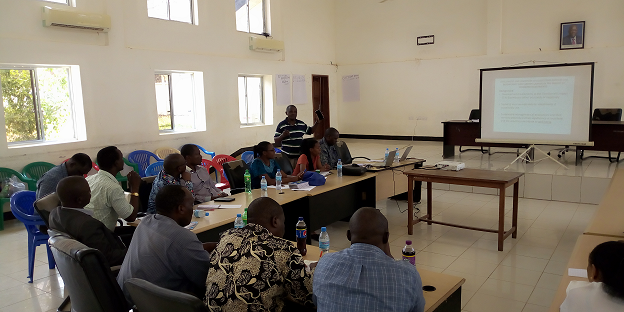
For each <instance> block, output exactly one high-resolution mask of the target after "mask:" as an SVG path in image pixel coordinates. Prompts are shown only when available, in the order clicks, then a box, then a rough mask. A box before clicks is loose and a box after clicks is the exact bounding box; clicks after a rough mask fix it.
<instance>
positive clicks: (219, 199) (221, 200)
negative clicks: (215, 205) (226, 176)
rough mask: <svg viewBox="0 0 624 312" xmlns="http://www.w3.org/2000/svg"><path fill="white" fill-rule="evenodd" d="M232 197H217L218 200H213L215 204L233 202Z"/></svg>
mask: <svg viewBox="0 0 624 312" xmlns="http://www.w3.org/2000/svg"><path fill="white" fill-rule="evenodd" d="M234 199H235V198H234V197H219V198H215V199H214V201H216V202H231V201H234Z"/></svg>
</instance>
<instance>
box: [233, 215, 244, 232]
mask: <svg viewBox="0 0 624 312" xmlns="http://www.w3.org/2000/svg"><path fill="white" fill-rule="evenodd" d="M244 226H245V223H244V222H243V218H242V217H241V214H240V213H239V214H237V215H236V220H234V228H235V229H241V228H243V227H244Z"/></svg>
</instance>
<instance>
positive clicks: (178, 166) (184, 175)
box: [147, 154, 195, 214]
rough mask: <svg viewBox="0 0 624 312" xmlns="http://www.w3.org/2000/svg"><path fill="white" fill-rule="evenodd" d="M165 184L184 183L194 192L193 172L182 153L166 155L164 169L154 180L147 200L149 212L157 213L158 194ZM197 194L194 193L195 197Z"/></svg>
mask: <svg viewBox="0 0 624 312" xmlns="http://www.w3.org/2000/svg"><path fill="white" fill-rule="evenodd" d="M165 185H184V186H185V187H186V189H187V190H189V191H190V192H191V194H193V182H191V174H190V173H188V172H187V171H186V161H185V160H184V157H182V155H180V154H171V155H169V156H167V157H165V161H164V163H163V170H161V171H160V172H159V173H158V175H157V176H156V178H155V179H154V182H153V183H152V191H151V192H150V195H149V200H148V202H147V213H149V214H154V213H156V194H158V192H159V191H160V190H161V189H162V188H163V187H165ZM194 196H195V194H193V197H194Z"/></svg>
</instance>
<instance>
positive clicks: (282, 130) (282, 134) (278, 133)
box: [273, 123, 290, 145]
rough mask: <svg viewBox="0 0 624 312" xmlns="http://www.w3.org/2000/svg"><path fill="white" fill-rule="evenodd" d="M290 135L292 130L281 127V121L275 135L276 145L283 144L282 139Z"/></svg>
mask: <svg viewBox="0 0 624 312" xmlns="http://www.w3.org/2000/svg"><path fill="white" fill-rule="evenodd" d="M289 136H290V131H288V130H287V129H285V128H281V123H280V124H278V125H277V128H276V129H275V137H274V138H273V140H274V141H275V144H276V145H281V144H282V140H284V139H286V138H288V137H289Z"/></svg>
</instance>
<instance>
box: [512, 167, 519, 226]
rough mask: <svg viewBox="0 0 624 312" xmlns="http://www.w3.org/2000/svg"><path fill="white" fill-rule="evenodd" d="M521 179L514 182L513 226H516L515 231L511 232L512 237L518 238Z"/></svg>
mask: <svg viewBox="0 0 624 312" xmlns="http://www.w3.org/2000/svg"><path fill="white" fill-rule="evenodd" d="M519 185H520V179H518V181H516V183H514V194H513V212H512V214H513V215H512V217H511V226H512V227H513V228H514V232H513V233H512V234H511V237H512V238H516V237H517V236H518V193H519V190H520V186H519Z"/></svg>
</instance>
